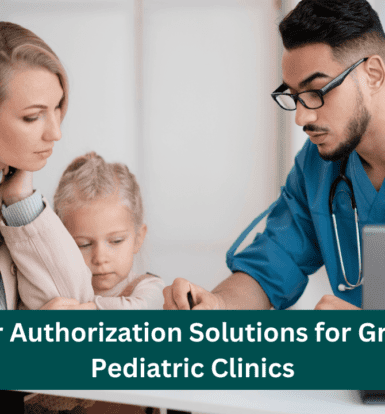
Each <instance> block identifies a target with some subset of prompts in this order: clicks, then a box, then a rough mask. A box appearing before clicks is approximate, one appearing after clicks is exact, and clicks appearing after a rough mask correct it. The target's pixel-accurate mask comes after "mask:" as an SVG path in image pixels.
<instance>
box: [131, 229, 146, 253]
mask: <svg viewBox="0 0 385 414" xmlns="http://www.w3.org/2000/svg"><path fill="white" fill-rule="evenodd" d="M146 234H147V226H146V225H145V224H142V225H141V226H140V228H139V229H138V230H137V232H136V237H135V249H134V254H136V253H138V252H139V250H140V248H141V247H142V244H143V242H144V239H145V237H146Z"/></svg>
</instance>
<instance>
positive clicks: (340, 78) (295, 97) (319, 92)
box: [271, 57, 369, 111]
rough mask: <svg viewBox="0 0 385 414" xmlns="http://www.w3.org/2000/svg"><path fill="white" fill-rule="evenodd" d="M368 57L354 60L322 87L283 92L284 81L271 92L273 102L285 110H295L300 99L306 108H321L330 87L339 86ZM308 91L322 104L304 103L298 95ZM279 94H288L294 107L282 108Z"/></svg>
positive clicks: (285, 87) (284, 88)
mask: <svg viewBox="0 0 385 414" xmlns="http://www.w3.org/2000/svg"><path fill="white" fill-rule="evenodd" d="M368 59H369V58H368V57H366V58H363V59H361V60H359V61H358V62H356V63H355V64H354V65H352V66H350V68H348V69H346V70H345V71H344V72H342V73H341V74H340V75H338V76H337V77H336V78H334V79H333V80H331V81H330V82H329V83H328V84H327V85H325V86H324V87H323V88H321V89H311V90H308V91H303V92H299V93H283V92H284V91H285V90H286V89H288V86H287V85H285V84H284V83H283V84H282V85H281V86H279V87H278V88H277V89H276V90H275V91H274V92H273V93H272V94H271V96H272V98H273V99H274V101H275V102H277V104H278V105H279V106H280V107H281V108H282V109H284V110H285V111H295V110H296V109H297V102H298V101H300V102H301V104H302V105H303V106H304V107H305V108H307V109H318V108H321V107H322V106H323V105H324V104H325V102H324V98H323V97H324V96H325V95H326V94H327V93H328V92H330V91H331V90H332V89H334V88H336V87H337V86H340V85H341V83H342V82H343V81H344V80H345V78H346V77H347V76H348V75H349V73H350V72H352V71H353V70H354V69H355V68H356V67H357V66H358V65H360V64H361V63H362V62H366V61H367V60H368ZM309 92H315V93H316V94H317V95H318V96H319V98H320V100H321V102H322V104H321V105H320V106H317V107H316V108H310V107H308V106H307V105H306V103H305V102H304V101H303V99H301V98H300V96H299V95H301V94H302V93H309ZM281 95H286V96H290V97H291V98H292V99H293V101H294V103H295V108H294V109H289V108H284V107H283V106H282V105H281V104H280V103H279V102H278V97H279V96H281Z"/></svg>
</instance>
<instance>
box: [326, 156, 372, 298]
mask: <svg viewBox="0 0 385 414" xmlns="http://www.w3.org/2000/svg"><path fill="white" fill-rule="evenodd" d="M348 159H349V157H346V158H345V159H344V160H343V161H342V165H341V171H340V175H339V176H338V177H337V178H336V179H335V180H334V181H333V183H332V185H331V187H330V193H329V211H330V214H331V216H332V218H333V226H334V232H335V235H336V240H337V248H338V255H339V257H340V263H341V269H342V274H343V275H344V279H345V283H346V285H344V284H343V283H341V284H339V285H338V290H339V291H340V292H344V291H345V290H353V289H355V288H356V287H358V286H361V285H362V284H363V281H364V279H363V278H362V268H361V243H360V230H359V228H358V214H357V204H356V199H355V197H354V191H353V184H352V182H351V181H350V180H349V178H347V177H346V175H345V171H346V165H347V163H348ZM341 181H345V183H346V184H347V185H348V187H349V189H350V194H351V195H350V196H349V197H350V201H351V203H352V209H353V211H354V219H355V223H356V235H357V250H358V280H357V283H356V284H354V285H353V284H351V283H350V282H349V281H348V279H347V277H346V272H345V266H344V260H343V258H342V253H341V245H340V238H339V237H338V230H337V220H336V216H335V214H334V213H333V199H334V195H335V192H336V189H337V186H338V184H339V183H340V182H341Z"/></svg>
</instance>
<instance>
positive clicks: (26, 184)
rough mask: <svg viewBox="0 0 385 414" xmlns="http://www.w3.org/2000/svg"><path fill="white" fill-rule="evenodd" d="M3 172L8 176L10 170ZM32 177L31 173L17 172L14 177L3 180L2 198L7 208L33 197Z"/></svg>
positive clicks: (0, 192) (0, 193) (1, 187)
mask: <svg viewBox="0 0 385 414" xmlns="http://www.w3.org/2000/svg"><path fill="white" fill-rule="evenodd" d="M3 172H4V174H6V173H7V172H8V168H6V169H5V170H4V171H3ZM32 176H33V174H32V172H30V171H23V170H16V172H15V173H14V175H13V176H12V177H10V178H7V177H4V178H3V182H2V184H1V185H0V197H1V199H2V200H3V202H4V204H5V205H6V206H7V207H8V206H10V205H11V204H15V203H17V202H18V201H21V200H24V199H25V198H27V197H29V196H30V195H32V193H33V184H32Z"/></svg>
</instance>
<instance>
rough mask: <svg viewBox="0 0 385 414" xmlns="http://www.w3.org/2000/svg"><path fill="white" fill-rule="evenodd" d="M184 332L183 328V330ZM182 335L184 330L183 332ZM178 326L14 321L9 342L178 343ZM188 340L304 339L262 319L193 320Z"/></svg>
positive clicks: (299, 330)
mask: <svg viewBox="0 0 385 414" xmlns="http://www.w3.org/2000/svg"><path fill="white" fill-rule="evenodd" d="M184 331H185V330H184ZM185 334H186V332H185ZM182 339H183V340H184V341H186V338H183V334H182V329H181V328H180V327H168V328H163V327H159V326H155V327H151V326H150V324H149V323H148V322H144V324H143V325H139V324H135V325H132V326H131V327H128V326H124V327H108V326H105V325H104V322H99V326H95V327H88V328H83V327H75V328H68V327H66V326H62V325H61V323H60V322H56V323H55V324H53V325H51V324H46V325H45V326H44V327H36V326H34V327H25V326H23V324H21V323H16V324H15V326H14V329H13V331H12V334H11V337H10V342H20V341H21V342H56V343H58V342H138V343H140V342H156V343H159V342H182ZM187 339H188V340H190V341H191V342H202V341H208V342H241V343H242V342H306V341H307V339H308V337H307V334H306V328H303V327H301V328H296V329H294V328H292V327H282V328H274V327H264V326H263V325H262V322H257V323H256V324H255V325H252V324H247V325H246V326H242V327H240V326H237V327H233V326H229V325H228V323H227V322H222V324H221V326H219V327H213V326H208V327H207V326H204V325H203V324H202V323H198V322H196V323H193V324H191V325H190V327H189V332H188V338H187Z"/></svg>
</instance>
